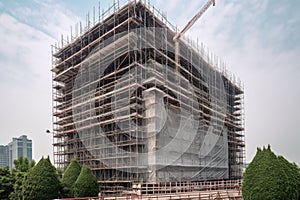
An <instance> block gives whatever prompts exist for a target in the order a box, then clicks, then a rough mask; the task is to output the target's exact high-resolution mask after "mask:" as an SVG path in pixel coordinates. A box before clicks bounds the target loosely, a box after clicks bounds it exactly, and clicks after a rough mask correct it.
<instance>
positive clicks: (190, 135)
mask: <svg viewBox="0 0 300 200" xmlns="http://www.w3.org/2000/svg"><path fill="white" fill-rule="evenodd" d="M93 18H94V21H93V24H92V23H91V22H90V19H89V17H88V18H87V22H86V27H85V28H84V29H83V28H82V26H81V24H80V26H79V27H78V26H77V29H76V30H75V36H74V37H73V35H72V33H71V37H70V41H69V39H67V41H65V40H64V39H63V37H62V39H61V44H60V45H58V44H55V45H54V46H53V47H52V55H53V56H52V58H53V61H52V63H53V64H52V65H53V67H52V70H51V71H52V72H53V130H54V134H53V147H54V163H55V165H56V166H57V167H58V168H61V169H65V168H66V167H67V165H68V164H69V163H70V161H71V159H72V158H76V159H77V160H78V161H79V162H80V163H81V164H82V165H88V166H90V167H91V168H92V170H93V172H94V173H95V175H96V177H97V179H98V182H99V183H100V187H101V191H104V192H105V193H106V194H110V193H116V192H118V191H123V190H126V189H132V188H133V187H134V186H136V185H137V184H141V186H142V188H143V189H141V191H142V193H143V194H150V193H159V191H160V189H155V190H154V192H153V189H151V190H148V189H145V188H149V187H148V186H149V184H152V185H157V184H158V185H159V183H184V182H203V181H208V180H224V179H225V180H232V179H236V180H239V179H241V177H242V170H243V163H244V158H245V152H244V147H245V143H244V128H243V127H244V118H243V117H244V113H243V112H244V109H243V100H244V96H243V87H242V85H241V82H240V81H238V80H236V78H235V76H234V75H231V74H230V73H229V72H228V71H227V70H226V67H225V64H224V63H222V62H221V61H219V59H218V58H217V57H216V56H214V55H213V54H212V53H210V52H209V51H208V50H207V48H205V47H204V46H203V45H202V44H201V45H199V44H198V43H195V42H193V41H192V40H190V39H188V38H182V39H181V40H180V41H179V45H180V52H179V58H180V62H179V69H178V71H177V70H175V68H176V63H175V55H174V52H175V50H174V42H173V39H172V38H173V37H174V35H175V33H176V32H177V30H176V28H175V27H174V26H173V25H171V23H170V22H169V21H168V20H167V18H166V16H165V15H164V14H161V13H160V12H159V11H158V10H157V9H156V8H155V7H154V6H152V5H150V3H149V2H148V3H146V2H142V1H126V3H125V5H123V6H120V2H119V1H117V2H115V3H114V4H113V6H111V7H110V8H109V9H108V10H107V11H105V12H104V11H102V13H101V12H100V7H99V17H98V18H99V19H98V21H97V22H96V20H95V12H94V17H93ZM155 188H159V187H155ZM150 191H151V192H150Z"/></svg>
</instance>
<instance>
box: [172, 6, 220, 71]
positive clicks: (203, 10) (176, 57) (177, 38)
mask: <svg viewBox="0 0 300 200" xmlns="http://www.w3.org/2000/svg"><path fill="white" fill-rule="evenodd" d="M211 5H213V6H215V5H216V2H215V0H209V1H208V2H207V3H206V4H205V5H204V6H203V7H202V8H201V10H200V11H199V12H198V13H197V14H196V15H195V16H194V17H193V18H192V19H191V20H190V21H189V22H188V23H187V24H186V25H185V27H184V28H183V29H182V30H181V31H180V32H178V33H176V35H175V36H174V37H173V41H174V42H175V63H176V72H178V65H179V55H178V54H179V40H180V37H181V36H182V35H183V34H184V33H185V32H186V31H187V30H189V29H190V28H191V27H192V26H193V25H194V24H195V22H196V21H197V20H198V19H199V18H200V17H201V16H202V15H203V13H204V12H205V11H206V10H207V9H208V8H209V7H210V6H211Z"/></svg>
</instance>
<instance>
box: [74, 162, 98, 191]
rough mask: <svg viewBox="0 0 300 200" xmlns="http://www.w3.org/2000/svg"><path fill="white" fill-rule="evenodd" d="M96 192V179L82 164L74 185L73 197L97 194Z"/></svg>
mask: <svg viewBox="0 0 300 200" xmlns="http://www.w3.org/2000/svg"><path fill="white" fill-rule="evenodd" d="M98 192H99V187H98V183H97V179H96V177H95V176H94V174H93V173H92V170H91V169H90V168H89V167H87V166H83V167H82V169H81V172H80V174H79V176H78V178H77V180H76V182H75V185H74V194H75V197H94V196H97V195H98Z"/></svg>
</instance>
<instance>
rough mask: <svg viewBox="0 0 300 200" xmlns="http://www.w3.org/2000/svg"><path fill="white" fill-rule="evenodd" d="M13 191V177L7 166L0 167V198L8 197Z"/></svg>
mask: <svg viewBox="0 0 300 200" xmlns="http://www.w3.org/2000/svg"><path fill="white" fill-rule="evenodd" d="M12 191H13V179H12V175H11V173H10V171H9V169H8V167H5V168H0V199H8V197H9V194H10V193H11V192H12Z"/></svg>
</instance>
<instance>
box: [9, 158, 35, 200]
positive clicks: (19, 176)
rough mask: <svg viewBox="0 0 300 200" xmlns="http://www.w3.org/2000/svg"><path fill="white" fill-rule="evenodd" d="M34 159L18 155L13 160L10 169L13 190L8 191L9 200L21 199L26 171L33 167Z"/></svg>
mask: <svg viewBox="0 0 300 200" xmlns="http://www.w3.org/2000/svg"><path fill="white" fill-rule="evenodd" d="M34 165H35V161H34V160H32V161H29V160H28V159H27V158H23V157H22V156H21V157H19V158H18V159H17V160H14V169H13V170H12V177H13V192H11V193H10V195H9V199H11V200H22V199H23V194H22V188H23V182H24V179H25V177H26V175H27V173H28V171H29V170H30V169H31V168H33V167H34Z"/></svg>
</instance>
